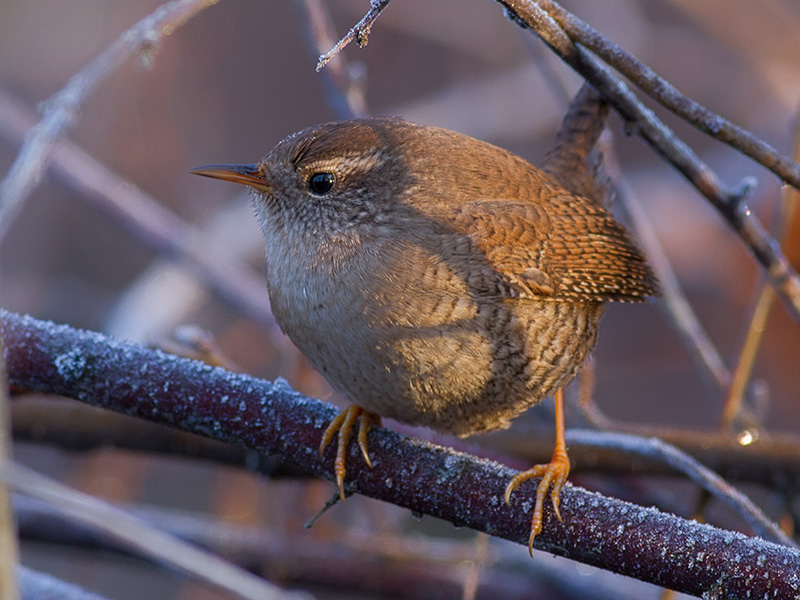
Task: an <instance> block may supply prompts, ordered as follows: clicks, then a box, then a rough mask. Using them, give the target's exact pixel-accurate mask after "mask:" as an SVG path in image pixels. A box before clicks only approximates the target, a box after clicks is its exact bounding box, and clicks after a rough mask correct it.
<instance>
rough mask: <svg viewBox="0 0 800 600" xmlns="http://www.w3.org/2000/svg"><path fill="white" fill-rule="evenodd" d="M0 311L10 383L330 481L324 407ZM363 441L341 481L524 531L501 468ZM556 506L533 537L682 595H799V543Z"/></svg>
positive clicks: (522, 539) (586, 497) (410, 444)
mask: <svg viewBox="0 0 800 600" xmlns="http://www.w3.org/2000/svg"><path fill="white" fill-rule="evenodd" d="M0 320H2V335H3V337H4V340H5V348H4V355H5V359H6V361H7V365H8V376H9V381H10V383H11V384H12V385H15V386H18V387H21V388H28V389H37V390H40V391H46V392H48V393H56V394H60V395H64V396H68V397H71V398H75V399H77V400H81V401H83V402H89V403H91V404H94V405H96V406H100V407H103V408H106V409H109V410H115V411H118V412H122V413H125V414H128V415H132V416H136V417H139V418H143V419H147V420H151V421H157V422H160V423H163V424H168V425H171V426H173V427H177V428H179V429H183V430H186V431H192V432H194V433H197V434H200V435H205V436H207V437H211V438H214V439H218V440H221V441H225V442H228V443H232V444H236V445H240V446H243V447H246V448H249V449H252V450H256V451H258V452H261V453H267V454H274V455H277V456H279V457H280V458H282V459H283V460H286V461H287V462H291V463H293V464H295V465H297V466H298V467H299V468H301V469H303V470H305V471H307V472H309V473H311V474H313V475H315V476H317V477H322V478H325V479H328V480H332V479H333V464H332V463H333V457H332V455H331V454H330V453H327V454H326V455H325V457H324V459H323V460H320V459H319V457H318V453H317V448H318V445H319V440H320V436H321V435H322V432H323V430H324V428H325V427H326V425H327V424H328V422H329V420H330V419H332V418H333V417H334V416H335V414H336V410H335V409H334V408H333V407H332V406H329V405H326V404H324V403H321V402H318V401H315V400H311V399H309V398H306V397H304V396H302V395H300V394H299V393H297V392H294V391H293V390H291V389H290V388H289V387H288V386H287V385H286V384H285V383H282V382H280V381H278V382H275V383H269V382H266V381H262V380H258V379H255V378H253V377H249V376H246V375H240V374H233V373H229V372H227V371H224V370H222V369H219V368H212V367H209V366H207V365H204V364H201V363H197V362H194V361H189V360H186V359H181V358H176V357H174V356H169V355H166V354H164V353H161V352H158V351H152V350H148V349H145V348H142V347H139V346H136V345H134V344H129V343H124V342H119V341H116V340H112V339H110V338H107V337H104V336H102V335H100V334H97V333H90V332H83V331H78V330H75V329H72V328H69V327H66V326H58V325H54V324H52V323H46V322H41V321H37V320H35V319H33V318H30V317H20V316H18V315H14V314H12V313H8V312H0ZM370 450H371V453H372V461H373V465H374V466H373V468H372V469H370V468H367V467H366V466H365V465H364V464H363V461H360V460H359V459H358V457H357V456H356V453H355V452H356V449H355V448H352V453H351V456H350V462H349V464H348V475H349V477H348V481H347V484H346V489H347V490H348V492H350V493H354V492H357V493H360V494H364V495H367V496H370V497H373V498H378V499H381V500H384V501H386V502H391V503H394V504H397V505H398V506H402V507H405V508H408V509H409V510H412V511H415V512H419V513H423V514H429V515H432V516H435V517H438V518H441V519H445V520H447V521H450V522H452V523H454V524H456V525H459V526H466V527H470V528H473V529H475V530H477V531H483V532H486V533H489V534H491V535H494V536H497V537H501V538H505V539H508V540H511V541H514V542H517V543H519V544H523V545H524V544H525V543H526V542H527V539H528V536H529V534H530V531H529V529H530V511H531V508H532V504H531V502H530V499H524V495H523V494H522V493H520V494H518V495H517V498H516V499H515V501H514V502H512V505H511V506H510V507H509V506H506V505H505V503H504V502H503V492H504V490H505V486H506V484H507V483H508V480H509V479H510V478H511V477H512V476H513V474H514V471H513V470H512V469H509V468H507V467H504V466H502V465H499V464H497V463H494V462H491V461H487V460H481V459H478V458H476V457H474V456H471V455H469V454H465V453H461V452H455V451H453V450H448V449H446V448H441V447H437V446H434V445H432V444H428V443H425V442H421V441H419V440H414V439H411V438H408V437H406V436H402V435H399V434H397V433H394V432H392V431H390V430H388V429H384V428H376V429H374V430H373V431H372V432H371V433H370ZM534 483H535V482H534ZM531 489H532V488H531ZM561 513H562V516H563V518H564V521H563V523H559V522H558V521H557V520H556V519H555V517H554V515H553V514H552V511H547V512H546V513H545V514H546V518H545V528H544V531H543V532H542V533H541V534H540V535H539V536H537V538H536V542H535V545H536V547H537V548H539V549H543V550H546V551H549V552H552V553H554V554H558V555H561V556H567V557H569V558H572V559H574V560H577V561H580V562H584V563H587V564H591V565H594V566H597V567H600V568H603V569H607V570H610V571H613V572H616V573H621V574H625V575H629V576H631V577H635V578H638V579H642V580H643V581H648V582H651V583H655V584H656V585H661V586H664V587H668V588H672V589H675V590H678V591H682V592H686V593H689V594H695V595H701V594H704V593H712V592H713V593H719V594H720V597H725V596H731V597H737V596H745V595H747V594H750V595H751V596H758V597H763V598H778V597H794V596H796V595H797V594H798V593H800V552H797V551H795V550H792V549H790V548H786V547H784V546H778V545H776V544H772V543H769V542H765V541H763V540H759V539H753V538H749V537H747V536H745V535H742V534H737V533H732V532H728V531H724V530H720V529H717V528H714V527H711V526H708V525H702V524H699V523H695V522H690V521H686V520H684V519H681V518H678V517H675V516H672V515H666V514H663V513H660V512H658V511H657V510H655V509H648V508H642V507H639V506H636V505H633V504H629V503H626V502H622V501H620V500H614V499H611V498H606V497H603V496H601V495H598V494H593V493H591V492H588V491H586V490H583V489H581V488H578V487H575V486H569V485H568V486H566V487H565V488H564V490H563V491H562V503H561Z"/></svg>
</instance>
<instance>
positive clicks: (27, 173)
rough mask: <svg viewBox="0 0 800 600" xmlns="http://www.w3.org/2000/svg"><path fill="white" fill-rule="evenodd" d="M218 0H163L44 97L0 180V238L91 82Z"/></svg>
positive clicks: (92, 85)
mask: <svg viewBox="0 0 800 600" xmlns="http://www.w3.org/2000/svg"><path fill="white" fill-rule="evenodd" d="M217 1H218V0H170V1H169V2H166V3H165V4H162V5H161V6H160V7H159V8H157V9H156V10H155V11H154V12H153V13H151V14H150V15H148V16H147V17H145V18H144V19H142V20H141V21H139V22H138V23H136V24H135V25H134V26H133V27H131V28H130V29H128V30H127V31H126V32H125V33H123V34H122V35H121V36H120V37H119V38H117V40H116V41H115V42H114V43H113V44H111V45H110V46H109V47H108V48H106V49H105V50H104V51H103V52H101V53H100V55H99V56H97V57H96V58H95V59H94V60H92V61H91V62H90V63H89V64H88V65H86V66H85V67H84V68H83V69H81V70H80V71H78V72H77V73H76V74H75V75H73V76H72V78H71V79H70V80H69V82H68V83H67V85H66V86H64V88H63V89H61V90H60V91H59V92H57V93H56V94H54V95H53V96H51V97H50V98H49V99H48V100H47V102H46V103H45V106H46V107H47V108H46V110H45V114H44V117H43V118H42V120H41V121H39V123H38V124H37V125H36V127H34V128H33V129H31V131H30V132H28V135H27V136H26V138H25V143H24V145H23V146H22V149H21V150H20V151H19V154H17V158H16V159H15V160H14V164H12V165H11V169H9V171H8V173H7V174H6V176H5V178H4V179H3V180H2V181H0V243H2V241H3V239H4V238H5V236H6V234H7V233H8V231H9V229H11V225H12V223H13V222H14V219H15V218H16V216H17V214H18V213H19V211H20V210H22V206H23V205H24V204H25V200H26V199H27V198H28V196H29V195H30V192H31V191H32V190H33V189H34V187H36V184H37V183H38V182H39V180H40V179H41V178H42V175H43V174H44V171H45V168H46V166H47V162H48V160H49V157H50V152H51V151H52V148H53V143H54V142H55V141H56V140H58V139H59V138H60V137H61V135H62V134H63V133H64V131H66V130H67V129H68V128H69V127H70V125H72V123H73V121H74V120H75V119H76V118H77V116H78V112H79V111H80V109H81V105H82V104H83V102H84V101H85V100H86V99H87V98H88V97H89V95H90V94H91V93H92V92H93V91H94V89H95V87H96V86H97V85H98V84H99V83H100V82H101V81H102V80H103V79H104V78H105V77H107V76H108V75H109V74H111V73H113V72H114V71H115V70H116V69H118V68H119V67H120V66H122V65H123V64H124V63H125V62H126V61H127V60H129V59H130V58H131V57H133V56H136V55H143V54H144V55H146V54H152V53H153V52H154V50H155V48H156V47H157V46H158V44H159V43H160V42H161V40H162V39H163V38H164V37H166V36H168V35H170V34H172V33H173V32H174V31H175V29H176V28H178V27H180V26H181V25H183V24H184V23H185V22H186V21H188V20H189V19H190V18H191V17H193V16H194V15H196V14H197V13H199V12H200V11H202V10H204V9H206V8H208V7H209V6H212V5H214V4H216V3H217Z"/></svg>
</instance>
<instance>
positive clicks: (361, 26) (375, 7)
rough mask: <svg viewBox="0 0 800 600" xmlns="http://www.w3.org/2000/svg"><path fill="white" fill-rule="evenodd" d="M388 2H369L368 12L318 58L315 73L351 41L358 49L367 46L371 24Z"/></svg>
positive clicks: (383, 0)
mask: <svg viewBox="0 0 800 600" xmlns="http://www.w3.org/2000/svg"><path fill="white" fill-rule="evenodd" d="M389 2H390V0H370V2H369V4H370V7H369V10H368V11H367V14H365V15H364V17H363V18H362V19H361V20H360V21H359V22H358V23H356V24H355V25H354V26H353V27H352V28H351V29H350V31H348V32H347V35H345V36H344V37H343V38H342V39H340V40H339V41H338V42H337V43H336V45H335V46H334V47H333V48H331V49H330V50H328V51H327V52H326V53H325V54H323V55H322V56H320V57H319V62H318V63H317V71H319V70H320V69H321V68H322V67H324V66H325V65H326V64H327V63H328V61H329V60H330V59H332V58H333V57H334V56H336V55H337V54H338V53H339V52H340V51H341V50H342V49H344V47H345V46H347V45H348V44H349V43H350V42H352V41H353V40H355V41H356V44H358V46H359V48H363V47H364V46H366V45H367V38H368V37H369V31H370V29H371V28H372V24H373V23H374V22H375V19H377V18H378V17H379V16H380V14H381V13H382V12H383V9H385V8H386V7H387V6H388V5H389Z"/></svg>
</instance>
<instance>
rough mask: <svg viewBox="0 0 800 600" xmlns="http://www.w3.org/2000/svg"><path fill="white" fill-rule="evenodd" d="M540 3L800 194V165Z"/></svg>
mask: <svg viewBox="0 0 800 600" xmlns="http://www.w3.org/2000/svg"><path fill="white" fill-rule="evenodd" d="M538 2H539V4H540V5H541V6H542V8H543V9H544V10H546V11H547V12H548V13H549V14H550V15H551V16H552V17H553V18H554V19H555V20H556V21H557V22H558V24H559V25H561V27H563V28H564V31H566V32H567V34H568V35H569V36H570V38H572V40H574V41H575V42H578V43H579V44H582V45H583V46H585V47H586V48H588V49H589V50H591V51H592V52H594V53H595V54H596V55H597V56H599V57H600V58H602V59H603V60H604V61H605V62H606V63H607V64H609V65H610V66H612V67H614V68H615V69H616V70H617V71H619V72H620V73H622V74H623V75H625V77H627V78H628V79H630V80H631V81H632V82H633V83H634V84H635V85H636V87H638V88H639V89H641V90H642V91H643V92H645V93H646V94H647V95H648V96H650V97H651V98H653V99H654V100H656V101H657V102H658V103H659V104H661V105H662V106H663V107H665V108H667V109H668V110H670V111H672V112H673V113H675V114H676V115H678V116H679V117H681V118H682V119H684V120H686V121H687V122H688V123H691V124H692V125H694V126H695V127H697V128H698V129H699V130H700V131H703V132H704V133H707V134H708V135H710V136H711V137H713V138H715V139H717V140H719V141H721V142H723V143H725V144H728V145H729V146H731V147H732V148H735V149H737V150H739V151H740V152H742V153H743V154H745V155H747V156H749V157H750V158H752V159H753V160H754V161H756V162H757V163H759V164H760V165H762V166H764V167H766V168H767V169H769V170H770V171H772V172H773V173H775V175H777V176H778V177H780V178H781V179H782V180H783V181H785V182H786V183H789V184H791V185H792V186H794V187H795V188H797V189H799V190H800V165H798V164H797V163H795V162H794V161H792V160H791V159H790V158H788V157H786V156H783V155H781V154H780V153H779V152H778V151H777V150H776V149H775V148H773V147H772V146H770V145H769V144H767V143H766V142H764V141H762V140H760V139H758V138H757V137H756V136H755V135H753V134H752V133H750V132H749V131H747V130H745V129H743V128H742V127H739V126H738V125H736V124H734V123H731V122H730V121H728V120H727V119H725V118H724V117H721V116H720V115H717V114H714V113H712V112H711V111H710V110H708V109H707V108H706V107H705V106H703V105H701V104H700V103H698V102H695V101H694V100H692V99H691V98H687V97H686V96H684V95H683V94H681V93H680V92H679V91H678V90H677V89H676V88H675V87H674V86H673V85H672V84H671V83H669V82H668V81H666V80H665V79H663V78H661V77H659V76H658V74H657V73H655V72H654V71H653V70H652V69H651V68H650V67H648V66H647V65H645V64H644V63H643V62H641V61H640V60H638V59H637V58H635V57H634V56H631V55H630V54H628V53H627V52H625V50H623V49H622V48H620V47H619V46H618V45H617V44H615V43H614V42H612V41H611V40H609V39H608V38H607V37H605V36H603V35H602V34H600V33H599V32H598V31H596V30H595V29H593V28H592V27H590V26H589V25H588V24H587V23H585V22H583V21H581V20H580V19H579V18H577V17H576V16H575V15H573V14H571V13H569V12H568V11H566V10H564V8H563V7H562V6H560V5H559V4H557V3H556V2H553V1H552V0H538Z"/></svg>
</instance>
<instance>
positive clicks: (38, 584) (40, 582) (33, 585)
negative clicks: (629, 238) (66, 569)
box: [17, 567, 106, 600]
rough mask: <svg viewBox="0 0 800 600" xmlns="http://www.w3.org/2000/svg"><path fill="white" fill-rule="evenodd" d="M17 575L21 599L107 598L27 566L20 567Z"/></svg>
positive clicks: (102, 599)
mask: <svg viewBox="0 0 800 600" xmlns="http://www.w3.org/2000/svg"><path fill="white" fill-rule="evenodd" d="M17 575H18V577H19V589H20V597H21V600H43V599H45V598H51V599H52V600H106V598H105V597H104V596H98V595H97V594H93V593H92V592H87V591H86V590H84V589H82V588H79V587H78V586H77V585H72V584H71V583H65V582H64V581H61V580H59V579H56V578H55V577H51V576H50V575H47V574H45V573H39V572H37V571H33V570H31V569H27V568H25V567H19V569H17Z"/></svg>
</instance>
